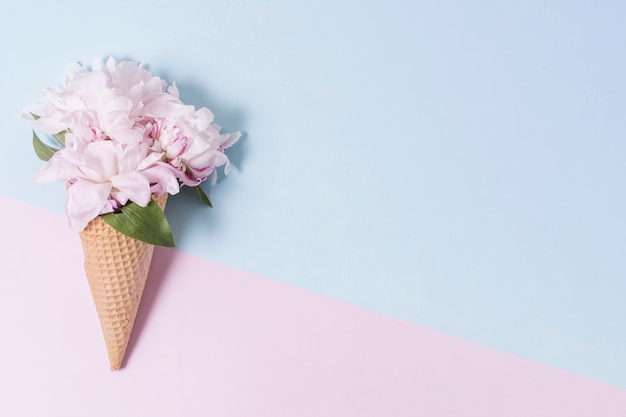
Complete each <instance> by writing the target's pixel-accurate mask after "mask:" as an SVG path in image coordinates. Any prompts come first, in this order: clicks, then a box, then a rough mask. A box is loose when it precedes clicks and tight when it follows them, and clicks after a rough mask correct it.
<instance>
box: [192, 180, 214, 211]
mask: <svg viewBox="0 0 626 417" xmlns="http://www.w3.org/2000/svg"><path fill="white" fill-rule="evenodd" d="M192 188H193V189H194V190H196V193H198V197H200V201H202V203H204V204H206V205H207V206H209V207H211V208H213V204H211V200H209V196H208V195H206V193H205V192H204V190H203V189H202V187H200V186H199V185H196V186H195V187H192Z"/></svg>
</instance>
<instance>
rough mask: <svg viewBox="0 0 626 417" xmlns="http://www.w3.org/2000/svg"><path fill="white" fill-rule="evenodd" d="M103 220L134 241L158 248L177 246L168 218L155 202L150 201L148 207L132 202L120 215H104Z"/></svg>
mask: <svg viewBox="0 0 626 417" xmlns="http://www.w3.org/2000/svg"><path fill="white" fill-rule="evenodd" d="M102 220H104V221H105V222H106V223H107V224H108V225H109V226H111V227H112V228H114V229H115V230H117V231H118V232H120V233H123V234H125V235H126V236H129V237H132V238H133V239H137V240H140V241H142V242H145V243H149V244H151V245H157V246H166V247H170V248H173V247H175V246H176V245H175V244H174V236H173V235H172V229H171V228H170V225H169V223H168V222H167V218H166V217H165V214H164V213H163V211H162V210H161V208H160V207H159V206H158V204H157V203H156V202H155V201H154V200H150V204H148V205H147V206H146V207H141V206H140V205H139V204H137V203H133V202H131V203H129V204H127V205H125V206H124V207H122V209H121V211H120V212H119V213H108V214H103V215H102Z"/></svg>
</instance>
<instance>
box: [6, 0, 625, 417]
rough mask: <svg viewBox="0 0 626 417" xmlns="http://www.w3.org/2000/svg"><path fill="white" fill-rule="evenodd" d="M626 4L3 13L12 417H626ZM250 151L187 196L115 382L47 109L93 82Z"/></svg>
mask: <svg viewBox="0 0 626 417" xmlns="http://www.w3.org/2000/svg"><path fill="white" fill-rule="evenodd" d="M625 18H626V7H625V6H624V5H623V4H622V3H621V2H618V1H613V2H611V1H606V2H601V3H599V4H594V5H591V4H580V3H572V2H556V1H551V2H540V1H530V2H497V1H471V2H463V1H442V2H406V1H404V2H403V1H391V2H389V1H388V2H379V1H366V2H350V1H339V2H329V1H317V2H308V3H305V2H286V1H266V2H253V1H249V0H235V1H208V2H205V1H199V0H185V1H180V2H166V1H147V0H131V1H117V0H114V1H109V2H96V3H85V2H78V1H74V0H60V1H58V2H53V3H50V2H35V3H34V4H33V3H14V4H12V5H11V7H10V8H9V9H7V11H6V12H5V13H4V14H3V15H2V17H0V22H1V25H0V34H1V35H2V36H0V52H2V57H3V61H2V65H1V66H0V86H1V91H2V98H1V99H0V127H1V128H0V145H1V147H0V150H1V152H2V163H0V181H2V187H0V219H1V220H0V227H1V229H0V230H1V234H2V239H1V242H2V244H1V245H2V246H1V247H0V249H1V252H0V253H1V254H2V255H0V260H1V261H2V272H1V273H0V275H1V278H0V313H1V315H0V317H1V319H0V327H1V328H2V329H3V336H2V343H1V344H0V346H1V347H0V354H1V355H2V357H3V359H4V369H3V371H2V372H1V373H0V415H7V416H22V415H24V416H26V415H28V416H30V415H47V416H83V415H90V416H100V415H112V413H113V414H115V415H129V416H130V415H150V416H192V415H220V416H365V417H369V416H381V415H386V416H387V415H388V416H416V415H428V416H449V415H466V416H490V417H491V416H494V417H495V416H503V415H506V416H518V415H519V416H527V415H534V416H544V415H545V416H561V415H563V416H578V415H580V416H588V415H589V416H590V415H593V416H623V415H626V331H625V330H624V317H625V316H626V307H625V304H624V301H623V300H624V296H625V294H626V279H625V277H626V220H625V219H626V216H625V213H626V197H625V193H624V184H626V168H625V166H626V165H625V163H624V162H625V160H626V124H625V123H624V115H625V114H626V101H625V97H626V81H625V80H626V77H625V74H626V57H625V55H624V53H623V52H624V50H625V47H626V31H624V29H623V22H624V19H625ZM109 55H113V56H115V57H116V58H119V59H132V60H136V61H140V62H142V63H145V64H146V65H147V67H148V68H149V69H150V70H151V71H152V72H153V73H154V74H155V75H159V76H161V77H163V78H165V79H166V80H168V81H170V82H172V81H176V83H177V85H178V87H179V89H180V91H181V98H182V100H183V101H185V102H188V103H191V104H194V105H196V106H207V107H209V108H210V109H211V110H212V111H213V112H214V113H215V116H216V122H217V123H219V124H221V125H222V126H223V127H224V129H225V130H226V131H234V130H241V131H242V132H243V133H244V136H243V138H242V140H241V141H240V142H239V143H238V144H237V145H235V146H234V147H233V148H231V149H230V150H229V151H228V154H229V155H230V156H231V160H232V162H233V164H234V169H233V171H232V172H231V175H229V176H228V177H223V176H222V177H221V180H220V182H219V183H218V184H217V185H216V186H215V187H211V188H209V187H206V188H205V189H206V190H207V191H208V192H209V193H210V197H211V200H212V201H213V205H214V208H213V209H206V208H204V207H202V206H201V205H200V204H196V201H195V195H194V194H193V193H184V194H182V195H181V196H179V198H178V197H177V198H172V199H170V202H169V203H168V208H167V210H166V214H167V215H168V217H169V218H170V221H171V224H172V227H173V230H174V234H175V237H176V241H177V244H178V248H177V249H176V250H163V249H158V250H157V251H156V255H155V256H156V259H155V263H154V265H153V271H152V274H151V277H150V279H149V283H148V285H147V288H146V295H145V297H144V300H143V301H142V307H141V311H140V316H139V318H138V326H137V328H136V331H135V333H134V336H133V341H132V342H131V348H130V350H129V354H128V358H127V363H126V367H125V368H124V369H123V370H121V371H119V372H118V373H113V374H112V373H110V372H109V371H108V366H107V362H106V352H105V348H104V343H103V341H102V336H101V335H100V333H99V332H100V329H99V324H98V320H97V316H96V314H95V310H94V308H93V306H92V302H91V299H90V295H89V291H88V287H87V283H86V280H85V278H84V276H83V275H82V274H83V272H82V252H81V248H80V243H79V240H78V237H77V235H76V234H75V233H73V232H71V231H70V230H69V229H68V227H67V223H66V220H65V218H64V217H63V209H64V197H65V196H64V186H63V184H37V183H35V182H34V179H33V178H34V175H35V173H36V172H37V170H38V169H39V168H40V167H41V166H42V163H41V161H39V160H38V159H37V158H36V157H35V155H34V152H33V151H32V146H31V131H30V126H28V124H26V123H24V122H23V121H21V120H20V113H21V112H22V110H23V109H24V108H25V107H26V106H27V105H30V104H32V103H36V102H39V101H41V100H42V98H41V95H40V91H41V89H43V88H45V87H49V86H53V85H57V84H60V83H61V82H62V81H63V79H64V77H65V73H66V69H67V67H68V65H69V63H71V62H72V61H76V60H78V61H81V62H83V63H85V64H89V63H90V62H91V60H92V59H93V58H94V57H96V56H99V57H107V56H109Z"/></svg>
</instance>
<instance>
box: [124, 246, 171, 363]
mask: <svg viewBox="0 0 626 417" xmlns="http://www.w3.org/2000/svg"><path fill="white" fill-rule="evenodd" d="M175 255H176V252H175V251H174V250H172V249H166V248H162V247H159V246H157V247H155V248H154V255H153V257H152V264H151V265H150V272H149V273H148V279H147V280H146V286H145V287H144V290H143V296H142V297H141V302H140V303H139V311H138V312H137V317H136V318H135V324H134V326H133V331H132V334H131V336H130V340H129V342H128V347H127V348H126V355H125V356H124V361H123V362H122V368H124V367H125V366H126V362H127V361H128V360H129V358H130V357H131V356H132V355H133V351H134V350H135V345H136V344H137V341H138V340H139V339H140V338H141V334H142V333H143V329H144V328H145V326H146V323H147V322H148V320H149V317H150V312H151V311H152V309H153V307H154V304H155V302H156V300H157V298H158V297H159V293H160V292H161V288H163V283H164V282H165V280H166V277H167V276H168V274H169V269H170V265H171V263H172V262H171V261H172V259H173V257H174V256H175Z"/></svg>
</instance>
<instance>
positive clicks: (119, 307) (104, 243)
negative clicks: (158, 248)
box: [80, 193, 168, 371]
mask: <svg viewBox="0 0 626 417" xmlns="http://www.w3.org/2000/svg"><path fill="white" fill-rule="evenodd" d="M167 196H168V194H167V193H163V194H161V195H159V196H155V197H153V198H154V200H155V201H156V202H157V204H158V205H159V207H161V209H164V208H165V203H166V201H167ZM80 238H81V241H82V244H83V251H84V255H85V272H86V274H87V279H88V281H89V287H90V288H91V294H92V296H93V301H94V303H95V305H96V310H97V311H98V317H99V318H100V325H101V327H102V333H103V334H104V340H105V342H106V347H107V351H108V354H109V362H110V365H111V370H112V371H116V370H118V369H120V367H121V366H122V360H123V359H124V354H125V353H126V348H127V346H128V341H129V340H130V335H131V332H132V329H133V324H134V322H135V317H136V316H137V310H138V309H139V302H140V301H141V295H142V294H143V289H144V286H145V284H146V279H147V277H148V271H149V270H150V262H151V261H152V253H153V251H154V246H153V245H150V244H147V243H144V242H141V241H139V240H136V239H133V238H130V237H128V236H126V235H124V234H122V233H120V232H118V231H117V230H115V229H113V228H112V227H111V226H109V225H108V224H107V223H105V222H104V220H102V219H101V218H100V217H96V218H95V219H94V220H92V221H91V222H90V223H89V224H88V225H87V227H86V228H85V229H84V230H83V231H82V232H80Z"/></svg>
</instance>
